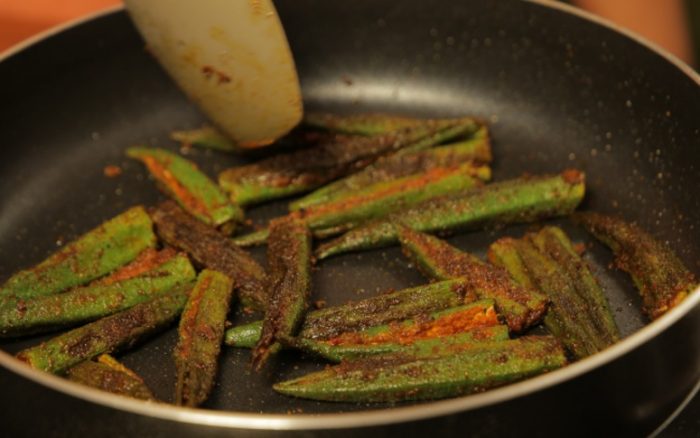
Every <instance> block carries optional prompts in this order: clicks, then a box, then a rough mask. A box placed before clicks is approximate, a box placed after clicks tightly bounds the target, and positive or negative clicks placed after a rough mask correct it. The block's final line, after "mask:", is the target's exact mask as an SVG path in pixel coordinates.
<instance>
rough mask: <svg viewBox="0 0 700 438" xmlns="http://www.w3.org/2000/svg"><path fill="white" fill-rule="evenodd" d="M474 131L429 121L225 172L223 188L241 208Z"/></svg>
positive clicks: (447, 122) (451, 122) (221, 177)
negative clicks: (398, 153) (387, 156)
mask: <svg viewBox="0 0 700 438" xmlns="http://www.w3.org/2000/svg"><path fill="white" fill-rule="evenodd" d="M471 129H473V127H472V126H471V125H466V124H464V123H461V122H460V121H459V120H445V121H426V122H424V123H421V124H420V125H417V126H412V127H409V128H405V129H403V130H399V131H394V132H391V133H387V134H383V135H380V136H375V137H360V138H349V139H343V140H341V141H338V140H336V141H330V142H328V143H320V144H318V145H317V146H315V147H313V148H310V149H304V150H298V151H294V152H290V153H287V154H279V155H275V156H273V157H270V158H266V159H264V160H261V161H258V162H257V163H254V164H251V165H247V166H239V167H234V168H231V169H227V170H224V171H223V172H221V173H220V174H219V184H220V185H221V187H222V188H223V189H224V190H225V191H226V192H228V193H229V195H230V198H231V200H232V201H233V202H234V203H236V204H238V205H248V204H252V203H257V202H262V201H267V200H271V199H277V198H280V197H284V196H289V195H293V194H296V193H302V192H305V191H309V190H312V189H314V188H316V187H319V186H321V185H323V184H325V183H327V182H329V181H332V180H334V179H336V178H338V177H340V176H343V175H347V174H348V173H351V172H355V171H357V170H360V169H362V168H364V167H366V166H367V165H369V164H371V163H372V162H374V161H376V160H377V159H378V158H379V157H381V156H383V155H386V154H388V153H391V152H394V151H397V150H399V149H403V148H411V149H416V150H418V149H424V148H428V147H431V146H433V145H435V144H438V143H441V142H443V141H446V140H449V139H451V138H454V137H457V136H459V135H462V134H464V133H465V132H468V131H469V130H471Z"/></svg>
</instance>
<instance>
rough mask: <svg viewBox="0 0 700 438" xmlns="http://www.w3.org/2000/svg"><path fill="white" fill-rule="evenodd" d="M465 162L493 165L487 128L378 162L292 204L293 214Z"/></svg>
mask: <svg viewBox="0 0 700 438" xmlns="http://www.w3.org/2000/svg"><path fill="white" fill-rule="evenodd" d="M466 162H473V163H476V164H485V163H490V162H491V145H490V142H489V136H488V130H487V128H486V127H485V126H484V127H481V128H479V130H478V131H477V132H476V133H475V134H474V136H473V137H472V138H469V139H467V140H462V141H459V142H457V143H451V144H448V145H444V146H438V147H434V148H430V149H426V150H420V151H415V152H406V153H401V151H398V152H396V153H393V154H391V155H387V156H385V157H381V158H379V159H378V160H377V161H376V162H374V163H372V164H370V165H369V166H367V167H365V168H364V169H362V170H360V171H359V172H356V173H353V174H351V175H348V176H346V177H344V178H341V179H339V180H336V181H333V182H332V183H330V184H326V185H325V186H323V187H321V188H319V189H316V190H315V191H313V192H311V193H309V194H308V195H306V196H304V197H303V198H300V199H297V200H295V201H293V202H291V203H290V204H289V210H290V211H296V210H300V209H304V208H309V207H311V206H314V205H318V204H324V203H327V202H329V201H334V200H337V199H338V198H340V197H343V196H347V195H348V194H353V193H355V192H357V191H358V190H361V189H363V188H365V187H368V186H371V185H373V184H376V183H380V182H386V181H390V180H393V179H397V178H403V177H406V176H410V175H415V174H419V173H422V172H427V171H429V170H431V169H435V168H440V167H452V166H455V165H459V164H463V163H466Z"/></svg>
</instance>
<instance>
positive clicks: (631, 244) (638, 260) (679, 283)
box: [574, 212, 698, 319]
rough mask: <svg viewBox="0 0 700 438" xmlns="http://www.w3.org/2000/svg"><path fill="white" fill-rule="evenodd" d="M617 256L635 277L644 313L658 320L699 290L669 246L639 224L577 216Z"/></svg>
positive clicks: (588, 214)
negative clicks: (694, 291)
mask: <svg viewBox="0 0 700 438" xmlns="http://www.w3.org/2000/svg"><path fill="white" fill-rule="evenodd" d="M574 219H575V221H576V222H578V223H579V224H581V225H583V226H584V227H585V228H586V229H587V230H588V231H589V232H591V233H592V234H593V235H594V236H595V237H596V238H597V239H598V240H600V241H601V242H603V243H604V244H606V245H607V246H609V247H610V248H611V249H612V251H613V253H614V254H615V263H616V264H617V266H618V267H619V268H620V269H622V270H623V271H625V272H628V273H629V274H630V275H631V276H632V280H633V281H634V284H635V285H636V286H637V289H638V290H639V292H640V294H641V296H642V303H643V310H644V313H645V314H646V315H647V316H648V317H649V318H650V319H656V318H658V317H659V316H661V315H663V314H664V313H666V312H667V311H668V310H669V309H671V308H673V307H674V306H676V305H678V304H679V303H680V302H681V301H683V300H684V299H685V298H686V297H687V296H688V294H690V293H691V292H692V291H693V290H695V289H696V288H697V287H698V280H697V278H696V277H695V275H694V274H693V273H692V272H690V271H689V270H688V269H687V268H686V267H685V266H684V265H683V262H681V261H680V260H679V259H678V257H677V256H676V255H675V254H674V253H673V251H671V250H670V249H669V248H668V247H667V246H666V245H664V244H663V243H661V242H659V241H658V240H656V239H655V238H654V237H653V236H651V235H650V234H649V233H647V232H646V231H644V230H643V229H642V228H640V227H639V226H637V225H635V224H631V223H628V222H625V221H623V220H622V219H619V218H616V217H612V216H605V215H602V214H599V213H594V212H582V213H580V214H577V215H576V216H574Z"/></svg>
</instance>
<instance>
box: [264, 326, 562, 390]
mask: <svg viewBox="0 0 700 438" xmlns="http://www.w3.org/2000/svg"><path fill="white" fill-rule="evenodd" d="M445 350H446V351H443V352H440V353H442V354H440V353H438V354H436V355H435V356H432V357H425V358H423V357H420V358H416V357H413V356H411V355H409V354H402V353H397V354H390V355H380V356H371V357H368V358H364V359H358V360H354V361H348V362H343V363H341V364H339V365H335V366H333V367H327V368H326V369H324V370H323V371H318V372H315V373H311V374H308V375H305V376H302V377H299V378H296V379H293V380H289V381H286V382H282V383H277V384H275V385H274V386H273V388H274V389H275V390H276V391H278V392H280V393H282V394H286V395H291V396H295V397H302V398H308V399H313V400H327V401H345V402H396V401H404V400H425V399H438V398H445V397H452V396H458V395H465V394H471V393H474V392H481V391H484V390H487V389H490V388H494V387H497V386H503V385H506V384H508V383H512V382H515V381H518V380H522V379H525V378H528V377H531V376H534V375H538V374H542V373H545V372H548V371H551V370H554V369H557V368H560V367H562V366H564V365H565V364H566V357H565V356H564V352H563V350H562V348H561V346H560V345H559V343H558V342H557V340H556V339H554V338H552V337H549V336H539V337H536V336H528V337H523V338H519V339H515V340H507V341H500V342H488V343H466V344H465V345H464V346H462V348H460V346H459V345H451V346H450V348H447V349H445Z"/></svg>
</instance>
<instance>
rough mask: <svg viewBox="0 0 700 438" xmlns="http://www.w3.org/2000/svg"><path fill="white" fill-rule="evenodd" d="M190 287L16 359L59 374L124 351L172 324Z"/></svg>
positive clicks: (77, 330)
mask: <svg viewBox="0 0 700 438" xmlns="http://www.w3.org/2000/svg"><path fill="white" fill-rule="evenodd" d="M191 288H192V284H185V285H181V286H178V287H176V288H175V289H173V290H172V291H170V292H168V293H165V294H163V295H160V296H158V297H156V298H154V299H153V300H151V301H147V302H145V303H141V304H137V305H135V306H134V307H131V308H129V309H127V310H122V311H121V312H118V313H115V314H114V315H110V316H107V317H105V318H102V319H98V320H97V321H94V322H91V323H89V324H86V325H84V326H81V327H78V328H76V329H73V330H70V331H68V332H66V333H63V334H61V335H59V336H57V337H55V338H52V339H49V340H48V341H45V342H42V343H41V344H39V345H37V346H35V347H30V348H27V349H25V350H22V351H20V352H19V353H17V358H18V359H19V360H21V361H24V362H26V363H27V364H29V366H31V367H33V368H36V369H39V370H42V371H46V372H48V373H54V374H62V373H64V372H65V371H66V370H68V368H70V367H72V366H74V365H77V364H78V363H80V362H83V361H85V360H90V359H92V358H94V357H96V356H98V355H100V354H102V353H112V352H114V351H116V350H118V349H123V348H128V347H129V346H131V345H133V344H135V343H136V342H138V341H139V340H141V339H143V338H144V337H146V336H148V335H151V334H153V333H155V332H157V331H159V330H161V329H163V328H165V327H167V326H168V325H169V324H170V323H171V322H173V321H174V320H175V319H176V318H177V317H178V315H180V312H181V311H182V308H183V307H184V306H185V301H186V300H187V296H188V294H189V291H190V289H191Z"/></svg>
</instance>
